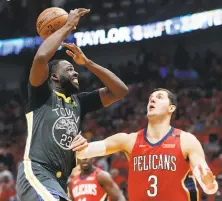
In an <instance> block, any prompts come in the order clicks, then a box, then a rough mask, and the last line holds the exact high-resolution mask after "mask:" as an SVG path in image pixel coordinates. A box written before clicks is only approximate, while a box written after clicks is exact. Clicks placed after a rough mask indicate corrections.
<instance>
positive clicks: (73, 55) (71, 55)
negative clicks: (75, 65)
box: [66, 50, 75, 58]
mask: <svg viewBox="0 0 222 201" xmlns="http://www.w3.org/2000/svg"><path fill="white" fill-rule="evenodd" d="M66 54H68V55H69V56H70V57H72V58H74V57H75V54H74V53H73V52H72V51H70V50H66Z"/></svg>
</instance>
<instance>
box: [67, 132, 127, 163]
mask: <svg viewBox="0 0 222 201" xmlns="http://www.w3.org/2000/svg"><path fill="white" fill-rule="evenodd" d="M130 139H131V135H128V134H126V133H118V134H115V135H112V136H110V137H108V138H106V139H105V140H101V141H96V142H91V143H89V144H88V147H87V148H85V149H83V150H81V151H77V147H78V144H77V142H75V141H73V143H72V145H71V147H70V149H72V150H73V151H77V152H76V156H77V158H79V159H85V158H93V157H97V156H105V155H109V154H112V153H115V152H119V151H124V152H126V153H129V149H130V148H129V147H130V146H129V144H128V143H130V142H131V140H130Z"/></svg>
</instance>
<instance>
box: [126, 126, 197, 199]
mask: <svg viewBox="0 0 222 201" xmlns="http://www.w3.org/2000/svg"><path fill="white" fill-rule="evenodd" d="M181 132H182V131H181V130H179V129H175V128H171V130H170V131H169V132H168V134H167V135H166V136H165V137H164V138H163V139H162V140H160V141H159V142H158V143H156V144H152V143H150V142H149V141H148V140H147V137H146V134H147V130H146V129H144V130H141V131H139V132H138V134H137V139H136V142H135V144H134V147H133V150H132V153H131V155H130V158H129V177H128V195H129V200H130V201H188V200H189V201H197V200H198V198H199V194H198V190H197V187H196V181H195V180H194V178H193V177H192V176H191V175H190V166H189V163H188V162H187V161H186V160H185V159H184V156H183V153H182V150H181V146H180V134H181Z"/></svg>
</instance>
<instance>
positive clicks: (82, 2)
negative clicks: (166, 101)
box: [0, 0, 222, 201]
mask: <svg viewBox="0 0 222 201" xmlns="http://www.w3.org/2000/svg"><path fill="white" fill-rule="evenodd" d="M221 5H222V1H221V0H214V1H208V0H177V1H174V0H122V1H114V0H94V1H93V2H92V1H90V0H32V1H30V0H11V1H0V22H1V24H4V27H3V28H2V29H1V30H0V39H6V38H12V37H23V36H35V35H37V33H36V29H35V21H36V19H37V16H38V15H39V13H40V12H41V11H43V10H44V9H45V8H48V7H50V6H62V7H63V8H65V9H66V10H67V11H69V10H70V9H73V8H78V7H86V8H90V9H91V14H90V15H89V17H86V18H83V19H81V22H80V25H79V29H80V30H84V29H87V30H90V29H98V28H103V29H104V28H111V27H115V26H117V27H118V26H122V25H132V24H143V23H149V22H154V21H158V20H166V19H167V18H171V17H175V16H179V15H185V14H188V13H194V12H201V11H206V10H210V9H215V8H219V7H220V6H221ZM5 22H7V23H5ZM35 51H36V49H35V50H34V49H32V50H31V49H25V50H23V51H22V52H21V53H20V54H19V55H8V56H4V57H3V56H1V57H0V61H1V64H0V65H2V64H6V63H7V64H16V65H20V66H23V68H24V74H23V79H22V80H21V91H20V90H5V89H4V87H2V88H3V89H0V93H1V95H0V201H17V198H16V189H15V179H16V172H17V166H18V164H19V162H20V161H21V160H22V158H23V154H24V147H25V141H26V134H27V130H26V129H27V128H26V119H25V106H26V103H27V79H28V72H29V68H28V67H30V66H31V62H32V59H33V56H34V54H35ZM59 54H64V51H63V52H62V51H61V52H60V53H59ZM221 56H222V55H220V54H219V53H215V52H213V51H211V50H206V51H205V54H200V53H198V52H197V53H196V54H194V55H192V56H191V55H190V54H189V48H188V49H185V48H184V47H183V46H182V45H178V47H177V49H176V51H175V52H174V54H173V55H171V54H169V53H168V52H167V50H166V49H164V50H163V49H162V48H161V49H160V50H155V51H154V50H152V51H151V50H149V49H148V48H141V49H140V50H139V51H138V54H137V55H136V59H135V60H129V61H127V62H126V61H124V63H123V62H122V61H120V60H118V59H117V60H118V62H119V65H116V64H115V65H113V64H109V65H108V66H107V68H108V69H110V70H111V71H112V72H114V73H115V74H116V75H118V76H119V77H120V78H121V79H122V80H123V81H124V82H125V83H126V84H127V85H128V87H129V95H128V96H127V97H126V98H124V99H123V100H121V101H118V102H117V103H115V104H113V105H112V106H110V107H108V108H104V109H101V110H99V111H96V112H93V113H90V114H88V115H86V117H85V119H84V122H83V124H82V131H83V132H82V133H83V135H84V136H85V137H86V138H87V139H88V140H89V141H94V140H100V139H104V138H105V137H107V136H110V135H113V134H115V133H118V132H126V133H130V132H135V131H137V130H139V129H142V128H144V127H146V126H147V123H148V122H147V117H146V112H147V109H146V107H147V102H148V97H149V95H150V93H151V92H152V90H153V89H154V88H158V87H164V88H167V89H169V90H172V91H173V92H175V93H176V94H177V96H178V108H177V111H176V114H175V115H174V116H173V119H172V125H173V126H174V127H177V128H180V129H184V130H186V131H188V132H191V133H193V134H194V135H195V136H196V137H197V138H198V139H199V140H200V141H201V143H202V145H203V148H204V151H205V154H206V159H207V161H208V163H209V165H210V168H211V169H212V171H213V173H214V174H215V175H216V176H217V180H218V183H219V185H220V187H219V191H218V192H217V194H216V195H215V196H206V195H205V194H201V198H202V201H221V200H222V126H221V125H222V104H221V100H222V57H221ZM65 59H66V58H65ZM113 60H115V58H113ZM118 62H115V63H118ZM0 70H1V66H0ZM80 74H81V76H80V84H81V91H85V90H86V91H91V90H94V89H96V88H99V87H101V86H103V85H102V83H101V82H100V81H99V80H98V79H97V78H96V77H95V76H93V75H92V74H91V73H89V72H87V71H84V70H83V72H80ZM0 84H2V83H1V80H0ZM95 165H97V166H99V167H101V168H102V169H104V170H106V171H109V172H110V174H111V175H112V177H113V179H114V180H115V182H116V183H117V184H118V185H119V186H120V188H121V189H122V190H123V192H124V194H125V195H126V197H127V174H128V170H127V169H128V162H127V159H126V157H125V155H124V154H123V153H116V154H113V155H111V156H108V157H100V158H97V159H96V160H95Z"/></svg>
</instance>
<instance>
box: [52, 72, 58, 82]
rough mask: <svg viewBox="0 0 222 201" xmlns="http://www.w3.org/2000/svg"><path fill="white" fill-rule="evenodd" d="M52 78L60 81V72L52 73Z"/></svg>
mask: <svg viewBox="0 0 222 201" xmlns="http://www.w3.org/2000/svg"><path fill="white" fill-rule="evenodd" d="M51 79H52V80H53V81H54V82H58V81H59V77H58V74H57V73H52V74H51Z"/></svg>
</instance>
